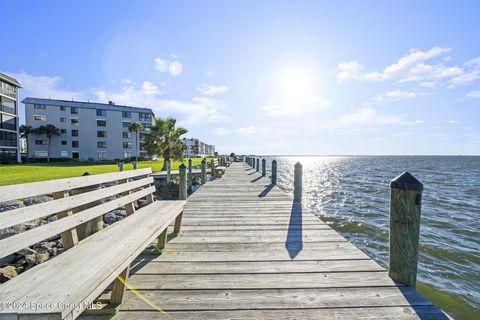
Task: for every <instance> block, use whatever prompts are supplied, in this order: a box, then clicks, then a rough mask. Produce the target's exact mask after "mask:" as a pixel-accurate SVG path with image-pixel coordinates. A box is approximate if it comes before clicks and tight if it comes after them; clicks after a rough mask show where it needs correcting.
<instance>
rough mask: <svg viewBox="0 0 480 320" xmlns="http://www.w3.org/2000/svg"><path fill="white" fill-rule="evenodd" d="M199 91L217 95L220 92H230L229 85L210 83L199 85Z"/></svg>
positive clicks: (208, 94)
mask: <svg viewBox="0 0 480 320" xmlns="http://www.w3.org/2000/svg"><path fill="white" fill-rule="evenodd" d="M197 91H199V92H201V93H202V94H204V95H207V96H215V95H218V94H225V93H227V92H228V87H227V86H214V85H209V84H205V83H204V84H202V85H200V86H199V87H197Z"/></svg>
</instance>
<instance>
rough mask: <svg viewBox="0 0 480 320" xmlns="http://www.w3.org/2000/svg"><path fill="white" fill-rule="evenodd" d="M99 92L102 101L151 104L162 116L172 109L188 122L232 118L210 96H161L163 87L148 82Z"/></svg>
mask: <svg viewBox="0 0 480 320" xmlns="http://www.w3.org/2000/svg"><path fill="white" fill-rule="evenodd" d="M95 95H96V97H97V99H99V100H103V101H108V100H112V101H115V103H117V104H126V105H133V106H148V107H149V108H151V109H152V110H153V111H154V112H155V113H156V114H157V115H159V116H163V115H165V114H168V113H172V112H175V113H180V114H182V115H184V116H185V117H186V119H185V120H184V122H185V123H186V124H192V123H198V122H201V121H205V122H210V123H217V122H228V121H230V117H228V116H226V115H223V114H222V113H221V110H223V109H226V106H225V104H224V102H223V101H221V100H217V99H211V98H207V97H194V98H192V99H191V100H177V99H165V98H163V97H162V96H161V95H162V91H161V90H160V89H159V87H158V86H156V85H154V84H152V83H150V82H147V81H145V82H143V83H142V85H137V84H135V83H134V82H131V81H126V82H124V86H123V88H121V89H120V90H117V91H108V90H105V89H97V90H96V91H95Z"/></svg>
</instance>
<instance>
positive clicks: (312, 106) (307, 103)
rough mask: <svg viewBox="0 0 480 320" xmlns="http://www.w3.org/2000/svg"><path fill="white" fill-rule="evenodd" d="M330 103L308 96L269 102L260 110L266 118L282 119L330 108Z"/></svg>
mask: <svg viewBox="0 0 480 320" xmlns="http://www.w3.org/2000/svg"><path fill="white" fill-rule="evenodd" d="M330 105H331V103H330V101H328V100H327V99H323V98H321V97H318V96H309V97H304V98H303V99H302V98H297V99H290V100H284V101H278V102H275V101H273V102H269V103H267V104H266V105H265V106H263V107H261V110H262V111H263V112H265V114H267V115H268V116H272V117H282V116H292V115H303V114H306V113H310V112H313V111H315V110H320V109H325V108H328V107H330Z"/></svg>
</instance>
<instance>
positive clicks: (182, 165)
mask: <svg viewBox="0 0 480 320" xmlns="http://www.w3.org/2000/svg"><path fill="white" fill-rule="evenodd" d="M178 168H179V169H183V168H185V169H186V168H187V166H186V165H184V164H183V163H182V164H181V165H180V167H178Z"/></svg>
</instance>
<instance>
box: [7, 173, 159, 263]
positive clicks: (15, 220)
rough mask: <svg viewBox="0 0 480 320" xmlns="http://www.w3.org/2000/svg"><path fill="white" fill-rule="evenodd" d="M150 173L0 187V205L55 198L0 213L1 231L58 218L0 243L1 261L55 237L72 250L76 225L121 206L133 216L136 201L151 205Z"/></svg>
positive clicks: (119, 174) (106, 175)
mask: <svg viewBox="0 0 480 320" xmlns="http://www.w3.org/2000/svg"><path fill="white" fill-rule="evenodd" d="M151 172H152V170H151V169H150V168H147V169H140V170H130V171H123V172H115V173H106V174H97V175H89V176H82V177H76V178H67V179H58V180H50V181H42V182H33V183H26V184H18V185H11V186H3V187H0V202H4V201H9V200H17V199H24V198H28V197H35V196H41V195H50V194H51V195H53V198H54V200H50V201H46V202H42V203H38V204H34V205H30V206H26V207H21V208H17V209H13V210H8V211H4V212H0V230H2V229H6V228H9V227H13V226H16V225H19V224H23V223H26V222H29V221H33V220H36V219H41V218H45V217H47V216H50V215H52V214H56V215H57V218H58V219H57V220H55V221H52V222H50V223H47V224H43V225H40V226H37V227H35V228H33V229H30V230H27V231H24V232H20V233H18V234H15V235H12V236H10V237H7V238H4V239H2V240H0V258H2V257H5V256H7V255H9V254H12V253H15V252H17V251H19V250H21V249H24V248H27V247H29V246H31V245H33V244H35V243H38V242H41V241H43V240H45V239H48V238H50V237H52V236H55V235H57V234H61V235H62V242H63V241H64V239H66V238H67V237H70V238H71V239H70V241H71V242H72V243H71V244H70V245H66V244H65V243H64V246H66V247H67V248H68V247H71V246H73V245H75V244H76V243H78V239H76V237H77V235H76V231H75V230H76V229H75V228H76V227H77V226H80V225H82V224H84V223H86V222H88V221H90V220H92V219H95V218H99V217H102V216H103V215H104V214H105V213H107V212H110V211H112V210H115V209H118V208H120V207H124V208H125V209H126V210H127V214H132V213H134V212H135V206H134V203H135V202H136V201H137V200H139V199H142V198H145V199H146V201H147V202H148V203H150V202H153V194H154V193H155V187H154V186H153V185H152V184H153V178H152V177H150V174H151ZM64 237H65V238H64Z"/></svg>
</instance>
